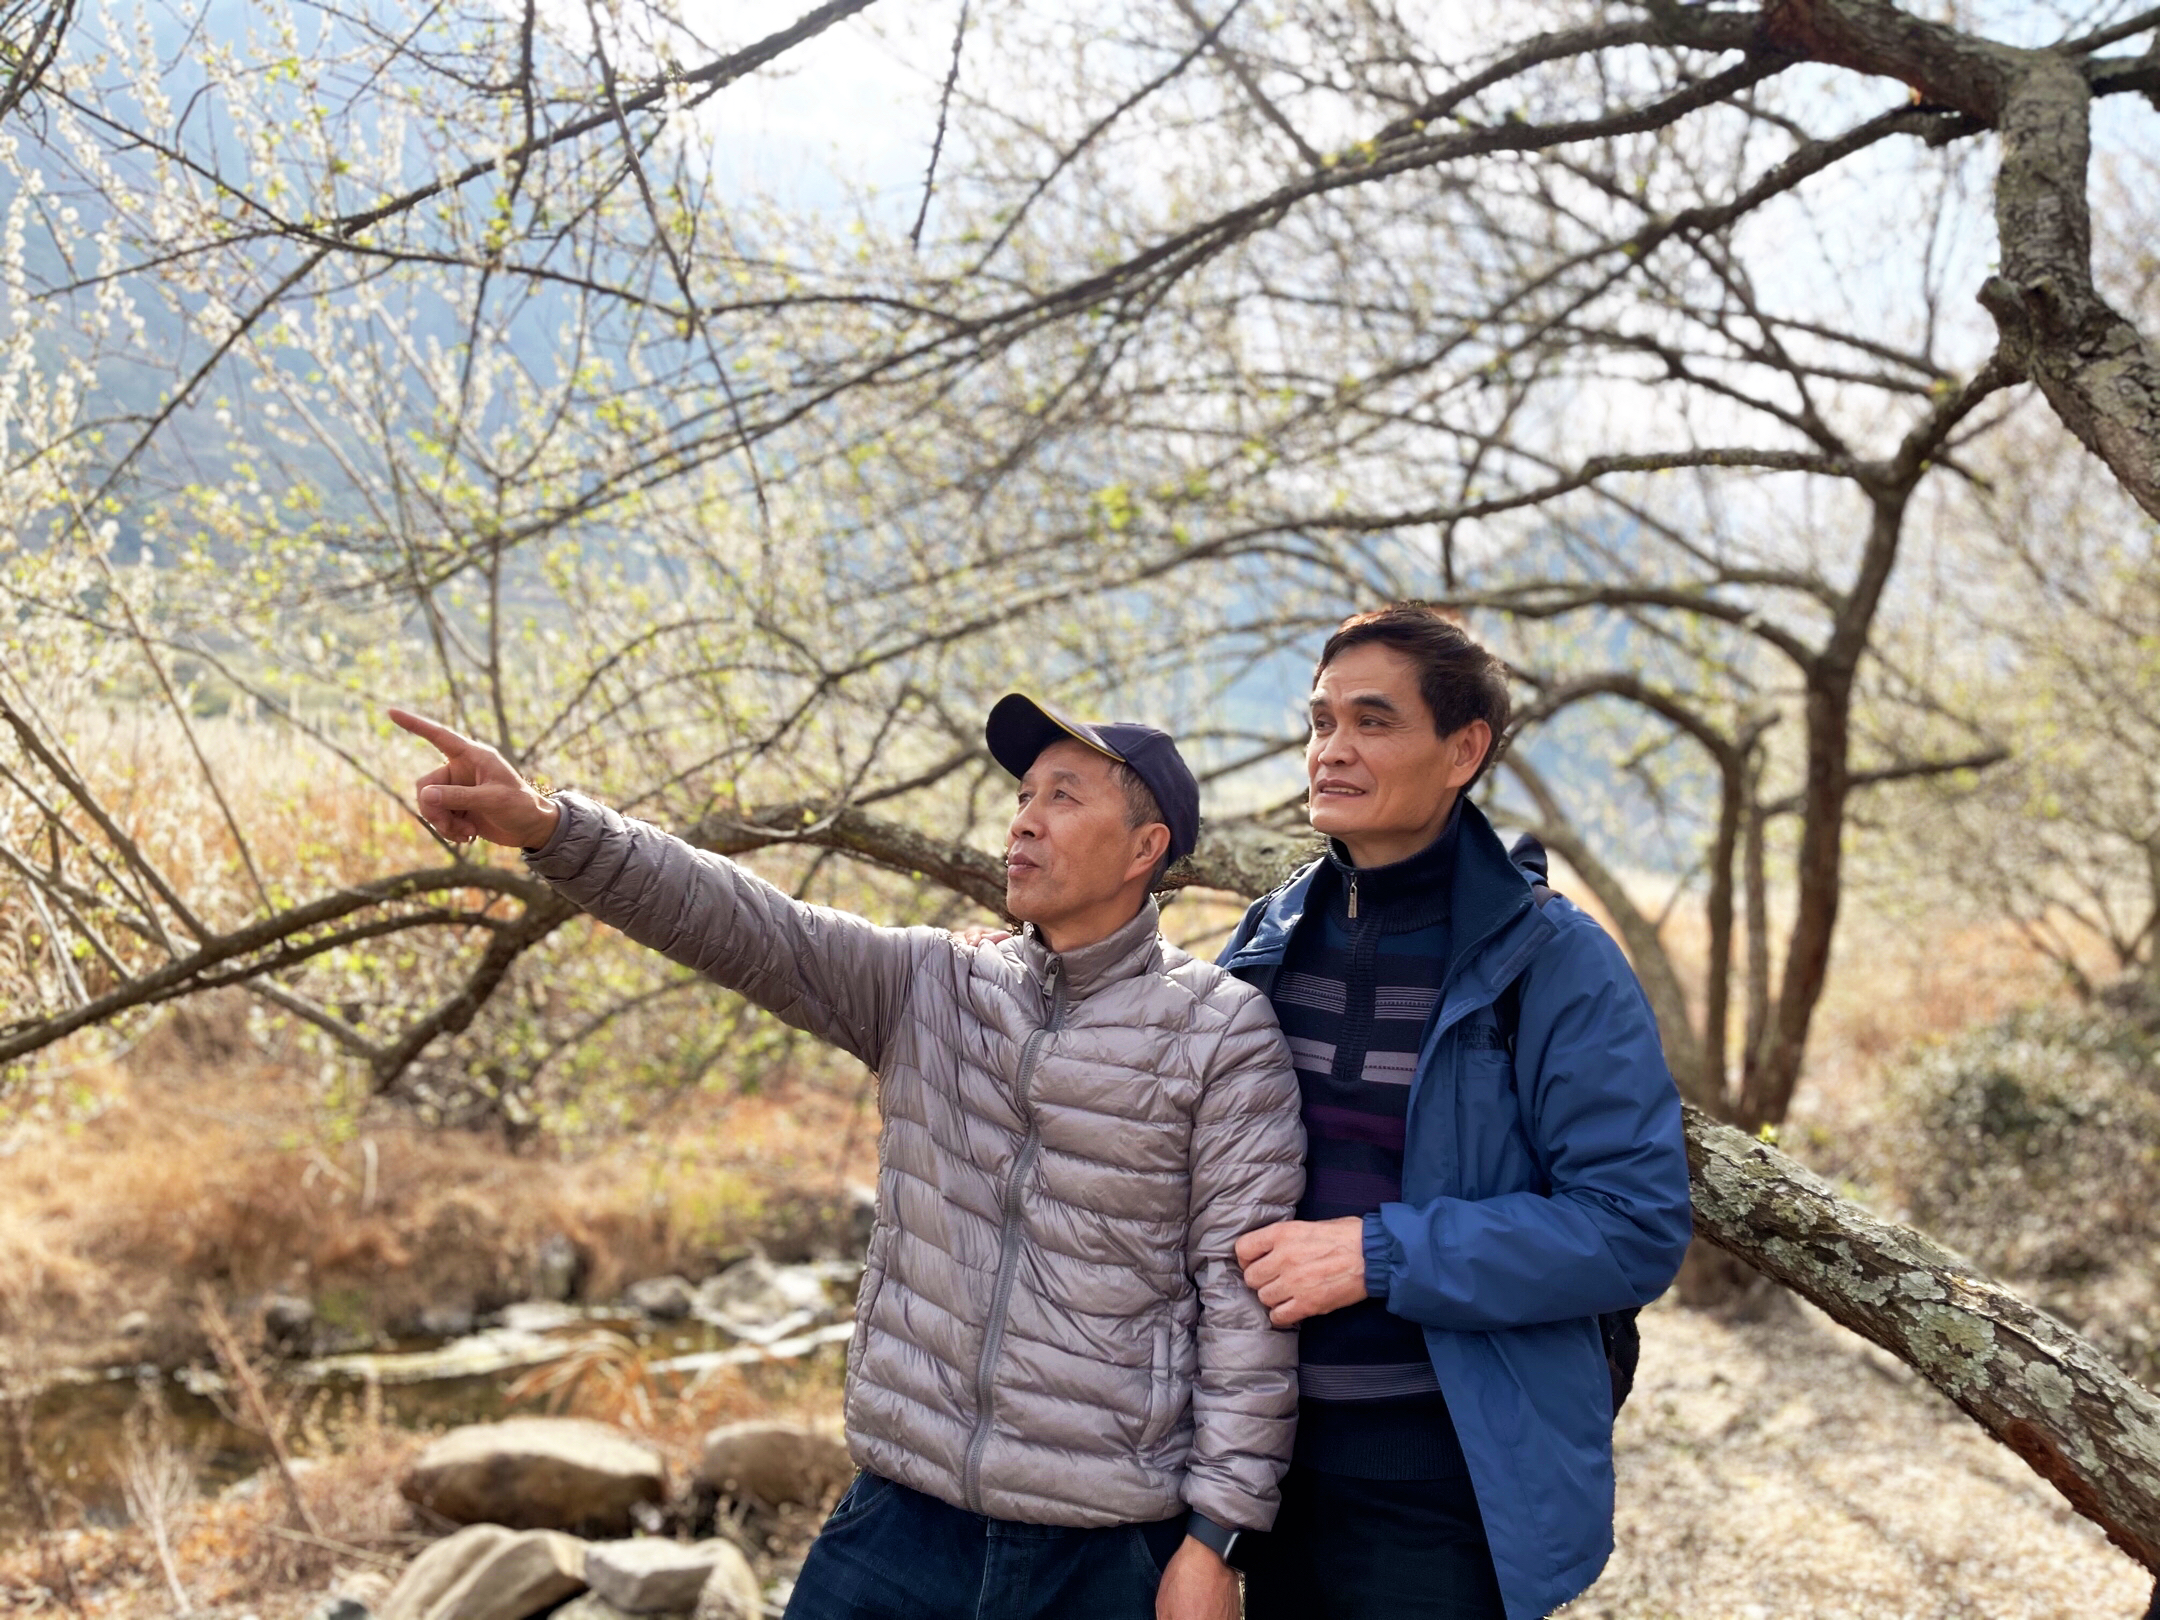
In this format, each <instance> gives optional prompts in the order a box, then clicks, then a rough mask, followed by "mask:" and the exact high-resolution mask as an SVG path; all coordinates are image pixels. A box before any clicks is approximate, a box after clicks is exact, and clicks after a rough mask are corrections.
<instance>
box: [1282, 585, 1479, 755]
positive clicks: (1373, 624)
mask: <svg viewBox="0 0 2160 1620" xmlns="http://www.w3.org/2000/svg"><path fill="white" fill-rule="evenodd" d="M1370 642H1378V643H1379V644H1380V645H1382V646H1384V647H1393V648H1394V649H1395V650H1396V651H1397V652H1399V653H1402V654H1403V655H1404V656H1405V657H1407V658H1408V659H1409V660H1410V662H1411V663H1413V664H1415V665H1416V666H1417V672H1418V695H1419V696H1421V697H1423V698H1424V700H1425V707H1426V708H1428V709H1430V710H1431V711H1432V717H1433V728H1434V729H1435V730H1436V731H1438V732H1439V733H1440V735H1441V736H1443V737H1446V736H1449V735H1451V734H1453V733H1454V732H1458V731H1460V730H1462V728H1463V727H1464V726H1467V725H1468V724H1469V723H1470V722H1471V721H1473V720H1482V721H1484V722H1485V723H1486V724H1487V725H1488V726H1490V727H1492V742H1491V743H1490V744H1488V745H1487V747H1486V749H1485V757H1484V758H1483V759H1481V760H1479V761H1478V768H1477V776H1473V777H1471V778H1470V780H1469V781H1467V782H1465V783H1464V784H1463V791H1464V792H1465V793H1467V792H1469V791H1470V789H1471V788H1473V787H1474V786H1476V785H1477V779H1478V776H1483V775H1484V774H1485V767H1486V766H1488V765H1490V764H1491V763H1492V758H1493V754H1494V752H1495V751H1496V750H1497V749H1498V748H1499V746H1500V738H1501V735H1502V734H1503V733H1504V732H1506V730H1507V723H1508V711H1509V708H1510V704H1509V701H1508V689H1507V667H1506V666H1505V665H1504V664H1502V663H1501V662H1500V660H1499V659H1497V658H1495V657H1494V656H1493V655H1492V653H1491V652H1490V651H1488V650H1487V649H1486V648H1485V647H1484V646H1482V645H1481V644H1480V643H1479V642H1478V641H1477V640H1475V639H1474V638H1473V637H1472V636H1471V634H1470V632H1469V631H1467V630H1465V629H1464V628H1463V627H1462V626H1461V625H1460V624H1458V623H1456V622H1455V620H1454V619H1453V618H1452V617H1450V616H1449V615H1448V614H1447V613H1446V612H1445V611H1444V610H1442V609H1440V608H1436V607H1433V606H1431V605H1430V604H1428V603H1424V602H1390V603H1389V604H1388V605H1387V606H1386V607H1384V608H1375V609H1374V610H1373V611H1372V612H1370V613H1353V614H1352V615H1351V616H1350V617H1349V618H1347V619H1345V620H1343V622H1342V623H1341V624H1339V625H1337V626H1336V628H1335V633H1334V634H1333V635H1331V636H1329V637H1328V638H1327V645H1326V646H1324V647H1322V648H1321V649H1320V662H1319V663H1317V664H1315V665H1314V666H1313V679H1314V680H1315V681H1318V680H1319V678H1320V672H1321V671H1322V670H1324V669H1326V668H1327V667H1328V665H1330V664H1332V663H1333V662H1335V660H1336V659H1337V658H1339V657H1341V656H1342V655H1343V654H1344V653H1346V652H1348V651H1349V650H1350V649H1351V648H1352V647H1362V646H1365V645H1366V644H1367V643H1370Z"/></svg>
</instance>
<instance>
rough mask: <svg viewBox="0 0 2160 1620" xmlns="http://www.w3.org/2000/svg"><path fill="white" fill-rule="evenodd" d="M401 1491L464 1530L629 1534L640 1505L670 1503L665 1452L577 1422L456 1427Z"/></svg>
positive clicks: (424, 1455) (409, 1473) (418, 1462)
mask: <svg viewBox="0 0 2160 1620" xmlns="http://www.w3.org/2000/svg"><path fill="white" fill-rule="evenodd" d="M398 1489H399V1491H400V1492H401V1493H403V1495H404V1497H405V1499H406V1500H407V1501H408V1502H413V1503H416V1504H418V1505H419V1506H421V1507H424V1508H427V1509H428V1510H429V1511H430V1512H434V1513H439V1514H441V1515H442V1516H443V1517H444V1518H446V1519H450V1520H452V1521H454V1522H456V1523H458V1524H497V1525H508V1526H510V1527H511V1528H513V1529H518V1530H582V1531H584V1532H586V1533H588V1534H592V1535H606V1536H626V1535H628V1534H629V1533H630V1530H631V1528H632V1526H633V1524H634V1523H635V1509H636V1508H637V1507H638V1505H639V1504H640V1503H648V1502H649V1503H659V1502H662V1501H664V1500H666V1497H667V1470H666V1465H665V1464H663V1463H662V1462H661V1460H660V1454H659V1453H658V1452H656V1451H654V1450H653V1449H652V1448H651V1447H649V1446H644V1445H640V1444H639V1443H638V1442H636V1441H634V1440H632V1439H630V1438H629V1437H628V1436H626V1435H624V1434H623V1433H621V1432H620V1431H619V1430H616V1429H611V1428H609V1427H607V1426H606V1425H605V1424H601V1423H588V1422H585V1421H584V1420H582V1419H578V1418H511V1419H509V1420H508V1421H506V1422H502V1423H476V1424H472V1425H469V1426H468V1427H466V1428H462V1429H452V1430H451V1431H450V1432H449V1433H448V1434H446V1435H444V1436H442V1438H441V1439H439V1440H436V1441H434V1442H433V1443H431V1444H430V1445H429V1446H428V1447H427V1449H426V1450H425V1451H423V1452H421V1453H420V1455H419V1457H418V1458H417V1459H415V1461H414V1462H413V1464H412V1466H411V1467H410V1468H408V1469H407V1470H406V1473H405V1477H404V1478H403V1479H402V1480H400V1481H399V1483H398Z"/></svg>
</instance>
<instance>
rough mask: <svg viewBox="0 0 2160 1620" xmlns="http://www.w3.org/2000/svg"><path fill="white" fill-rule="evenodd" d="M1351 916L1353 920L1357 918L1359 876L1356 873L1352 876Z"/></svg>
mask: <svg viewBox="0 0 2160 1620" xmlns="http://www.w3.org/2000/svg"><path fill="white" fill-rule="evenodd" d="M1350 915H1351V916H1352V917H1353V918H1355V917H1356V916H1357V874H1356V873H1355V872H1352V873H1351V874H1350Z"/></svg>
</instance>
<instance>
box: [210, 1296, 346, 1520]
mask: <svg viewBox="0 0 2160 1620" xmlns="http://www.w3.org/2000/svg"><path fill="white" fill-rule="evenodd" d="M196 1299H197V1311H198V1313H199V1314H200V1316H201V1320H202V1326H203V1333H204V1335H205V1336H206V1337H207V1338H208V1339H209V1340H210V1348H211V1350H212V1351H214V1352H215V1353H216V1355H217V1358H218V1361H219V1363H220V1364H221V1365H222V1366H223V1367H224V1369H225V1376H226V1377H227V1378H228V1379H229V1380H231V1382H232V1387H233V1388H234V1389H236V1390H238V1391H239V1392H240V1399H241V1401H242V1402H243V1403H245V1405H246V1407H247V1413H248V1423H249V1425H250V1426H251V1427H253V1428H254V1429H256V1430H257V1431H258V1432H259V1433H260V1434H261V1435H262V1437H263V1439H264V1440H266V1441H268V1442H269V1445H270V1459H271V1461H272V1462H273V1463H274V1464H275V1465H276V1467H277V1472H278V1480H279V1482H280V1483H281V1484H282V1485H283V1486H284V1488H285V1500H286V1502H287V1504H289V1505H290V1506H291V1508H292V1511H293V1517H294V1518H296V1519H298V1520H299V1521H300V1523H301V1525H302V1526H303V1527H304V1528H305V1529H306V1531H307V1533H308V1534H309V1535H311V1536H313V1537H315V1538H316V1539H317V1540H320V1539H322V1533H323V1531H322V1526H321V1525H320V1524H318V1523H317V1522H316V1519H315V1515H314V1513H313V1512H312V1511H311V1510H310V1509H309V1507H308V1505H307V1498H306V1497H304V1496H302V1495H301V1494H300V1481H299V1480H298V1478H296V1477H295V1476H294V1474H293V1470H292V1459H291V1458H290V1457H288V1456H286V1454H285V1435H284V1428H285V1426H284V1425H283V1424H282V1423H280V1422H279V1421H278V1420H277V1418H276V1416H275V1415H274V1414H273V1413H272V1412H271V1410H270V1400H269V1397H268V1396H267V1395H265V1394H264V1393H263V1387H262V1379H261V1378H260V1377H259V1376H257V1374H256V1371H255V1367H254V1364H253V1363H252V1362H250V1361H249V1360H248V1358H247V1354H246V1352H245V1351H243V1350H242V1348H241V1346H240V1339H239V1335H238V1334H236V1333H235V1332H234V1331H233V1325H232V1323H231V1321H230V1320H229V1319H228V1318H227V1317H226V1315H225V1312H224V1311H223V1310H222V1309H220V1308H219V1306H218V1302H217V1297H216V1296H215V1295H213V1294H212V1293H211V1292H210V1289H209V1287H208V1285H205V1286H204V1287H203V1288H202V1290H201V1291H200V1292H199V1293H198V1294H197V1296H196Z"/></svg>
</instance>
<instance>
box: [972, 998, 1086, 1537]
mask: <svg viewBox="0 0 2160 1620" xmlns="http://www.w3.org/2000/svg"><path fill="white" fill-rule="evenodd" d="M1064 1021H1065V964H1064V962H1063V960H1062V959H1061V958H1059V957H1055V956H1053V957H1052V958H1050V1021H1049V1022H1048V1023H1047V1024H1045V1025H1043V1026H1042V1028H1040V1029H1038V1030H1036V1031H1035V1033H1034V1034H1032V1035H1030V1036H1029V1037H1028V1038H1027V1045H1026V1046H1025V1047H1023V1048H1022V1049H1021V1052H1020V1072H1019V1074H1018V1076H1017V1077H1016V1078H1015V1080H1014V1082H1013V1098H1014V1101H1015V1103H1016V1104H1017V1105H1018V1106H1019V1109H1020V1114H1021V1117H1022V1118H1023V1119H1025V1120H1026V1121H1027V1134H1026V1135H1025V1136H1023V1137H1022V1138H1021V1139H1020V1151H1019V1152H1018V1153H1016V1154H1014V1155H1013V1163H1012V1173H1011V1174H1010V1175H1009V1176H1007V1178H1006V1181H1005V1217H1004V1222H1003V1224H1002V1225H1001V1226H1000V1227H999V1229H998V1269H997V1281H996V1282H995V1283H994V1284H993V1285H992V1287H991V1290H990V1319H989V1320H988V1321H987V1322H986V1323H984V1325H983V1345H982V1354H981V1355H980V1356H978V1357H977V1358H976V1361H975V1432H974V1434H973V1435H971V1436H970V1437H969V1439H968V1449H967V1468H966V1471H965V1473H964V1475H963V1476H962V1490H963V1493H964V1494H965V1495H966V1497H967V1504H968V1511H969V1512H971V1513H986V1512H987V1510H986V1509H985V1508H984V1507H983V1502H982V1460H983V1452H984V1450H985V1449H986V1448H988V1446H989V1444H990V1424H991V1419H992V1417H993V1416H994V1415H995V1414H994V1413H993V1412H992V1410H991V1403H992V1400H993V1398H994V1396H995V1392H996V1385H997V1358H998V1351H999V1350H1000V1349H1001V1348H1003V1346H1004V1342H1005V1318H1006V1315H1007V1313H1008V1312H1009V1311H1010V1310H1011V1309H1012V1291H1013V1282H1014V1279H1015V1278H1017V1277H1018V1276H1019V1273H1020V1197H1021V1193H1022V1191H1023V1189H1024V1188H1025V1187H1026V1185H1027V1175H1028V1171H1029V1170H1031V1169H1033V1168H1034V1164H1035V1154H1036V1150H1037V1149H1039V1148H1040V1147H1041V1146H1042V1127H1041V1126H1040V1125H1039V1124H1038V1123H1037V1122H1036V1119H1035V1109H1034V1107H1033V1105H1032V1104H1031V1103H1030V1102H1029V1100H1028V1087H1029V1086H1030V1085H1031V1084H1032V1083H1033V1081H1034V1079H1035V1063H1036V1060H1037V1059H1038V1058H1039V1057H1040V1056H1041V1055H1042V1049H1043V1047H1044V1045H1045V1044H1046V1043H1047V1042H1048V1041H1049V1039H1050V1037H1051V1036H1052V1035H1054V1034H1056V1033H1057V1029H1058V1026H1059V1025H1060V1024H1062V1023H1063V1022H1064Z"/></svg>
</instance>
